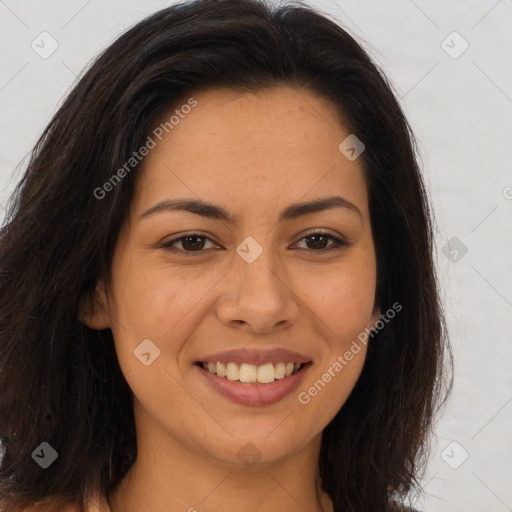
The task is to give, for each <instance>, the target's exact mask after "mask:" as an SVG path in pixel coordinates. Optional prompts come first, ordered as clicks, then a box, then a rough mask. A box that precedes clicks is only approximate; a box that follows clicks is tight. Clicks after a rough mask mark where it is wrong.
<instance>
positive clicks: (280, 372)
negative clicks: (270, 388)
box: [195, 361, 312, 384]
mask: <svg viewBox="0 0 512 512" xmlns="http://www.w3.org/2000/svg"><path fill="white" fill-rule="evenodd" d="M195 364H196V365H197V366H199V367H201V368H203V369H205V370H208V371H209V372H210V373H212V374H214V375H217V376H218V377H223V378H224V379H226V380H230V381H233V382H242V383H246V384H256V383H258V384H269V383H271V382H274V381H276V380H280V379H284V378H285V377H289V376H291V375H294V374H296V373H297V372H299V371H301V370H302V369H303V368H304V367H306V366H310V365H311V364H312V362H311V361H309V362H307V363H293V362H288V363H285V362H281V363H276V364H272V363H267V364H262V365H255V364H249V363H242V364H237V363H233V362H229V363H221V362H212V361H209V362H205V361H198V362H196V363H195Z"/></svg>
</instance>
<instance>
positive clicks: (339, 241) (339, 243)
mask: <svg viewBox="0 0 512 512" xmlns="http://www.w3.org/2000/svg"><path fill="white" fill-rule="evenodd" d="M300 235H301V236H300V238H299V239H298V240H297V241H296V242H294V243H293V245H296V244H297V243H299V242H301V241H302V240H303V239H304V238H307V237H309V236H312V235H322V236H324V237H326V238H329V239H330V240H331V241H332V242H333V244H332V245H330V246H329V247H328V248H327V249H316V250H315V249H300V250H301V251H303V252H304V251H305V252H307V253H310V254H311V253H316V254H325V253H327V252H329V251H331V250H335V249H338V248H341V247H346V246H349V245H350V243H349V242H348V241H347V240H346V239H345V238H344V237H343V236H341V235H333V234H332V233H330V232H329V231H328V230H327V229H322V228H314V229H313V230H309V231H305V232H304V233H303V234H302V233H301V234H300ZM188 237H197V238H202V239H204V240H208V241H210V242H212V243H214V244H216V242H215V241H214V240H212V239H211V238H210V236H208V235H206V234H204V233H201V232H200V231H191V232H189V233H185V234H183V235H181V236H179V237H176V238H173V239H172V240H169V241H167V242H163V243H162V244H160V245H159V247H160V248H162V249H167V250H169V251H171V252H176V253H181V254H184V255H186V256H194V255H200V254H202V253H205V252H207V251H208V250H211V249H202V250H199V251H185V250H183V249H176V248H174V247H172V245H173V244H175V243H176V242H179V241H181V240H183V239H185V238H188ZM217 245H220V244H217Z"/></svg>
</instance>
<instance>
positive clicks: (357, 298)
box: [298, 264, 375, 345]
mask: <svg viewBox="0 0 512 512" xmlns="http://www.w3.org/2000/svg"><path fill="white" fill-rule="evenodd" d="M307 275H309V277H308V278H307V279H304V277H303V278H302V279H301V280H300V281H298V282H301V283H302V285H301V289H302V292H300V295H302V296H303V297H304V298H305V299H304V302H305V303H306V305H307V306H308V308H309V309H310V310H311V311H313V312H314V313H315V317H316V318H317V319H319V320H320V321H321V322H320V324H321V325H320V327H319V328H320V329H321V331H322V332H323V334H324V336H325V338H326V339H328V340H331V342H332V343H336V344H338V345H339V344H340V343H341V344H344V343H347V342H348V343H349V344H350V340H352V339H353V338H354V337H356V336H357V335H358V334H359V333H360V332H361V331H364V329H365V328H366V327H368V324H369V321H370V317H371V314H372V311H373V306H374V296H375V271H374V269H373V268H372V266H371V265H363V264H354V265H348V264H344V265H343V264H336V265H335V266H334V265H333V266H329V267H326V268H323V269H321V271H318V272H309V273H308V274H307Z"/></svg>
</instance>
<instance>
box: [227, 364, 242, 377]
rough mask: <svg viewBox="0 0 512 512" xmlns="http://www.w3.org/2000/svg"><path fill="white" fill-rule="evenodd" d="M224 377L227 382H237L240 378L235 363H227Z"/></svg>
mask: <svg viewBox="0 0 512 512" xmlns="http://www.w3.org/2000/svg"><path fill="white" fill-rule="evenodd" d="M226 377H227V378H228V379H229V380H238V379H239V378H240V369H239V368H238V365H237V364H236V363H228V364H227V366H226Z"/></svg>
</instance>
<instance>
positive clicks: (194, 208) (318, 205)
mask: <svg viewBox="0 0 512 512" xmlns="http://www.w3.org/2000/svg"><path fill="white" fill-rule="evenodd" d="M331 208H344V209H345V210H347V211H351V212H353V213H356V214H357V215H359V217H361V220H362V218H363V215H362V214H361V211H360V210H359V208H358V207H357V206H356V205H355V204H354V203H352V202H350V201H349V200H348V199H344V198H343V197H340V196H331V197H324V198H321V199H316V200H314V201H309V202H304V203H295V204H292V205H290V206H288V207H287V208H286V209H285V210H283V211H282V212H281V214H280V215H279V222H281V221H283V220H293V219H297V218H299V217H302V216H303V215H308V214H310V213H316V212H321V211H324V210H329V209H331ZM172 211H186V212H190V213H195V214H196V215H201V216H202V217H207V218H209V219H220V220H223V221H226V222H228V223H230V224H234V223H237V222H239V220H240V217H239V216H238V215H235V214H234V213H231V212H229V211H228V210H226V209H225V208H223V207H222V206H217V205H214V204H211V203H207V202H205V201H201V200H197V199H165V200H163V201H160V202H159V203H157V204H155V205H154V206H152V207H151V208H149V209H147V210H146V211H145V212H144V213H143V214H142V215H141V216H140V218H145V217H149V216H150V215H153V214H155V213H159V212H172Z"/></svg>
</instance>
